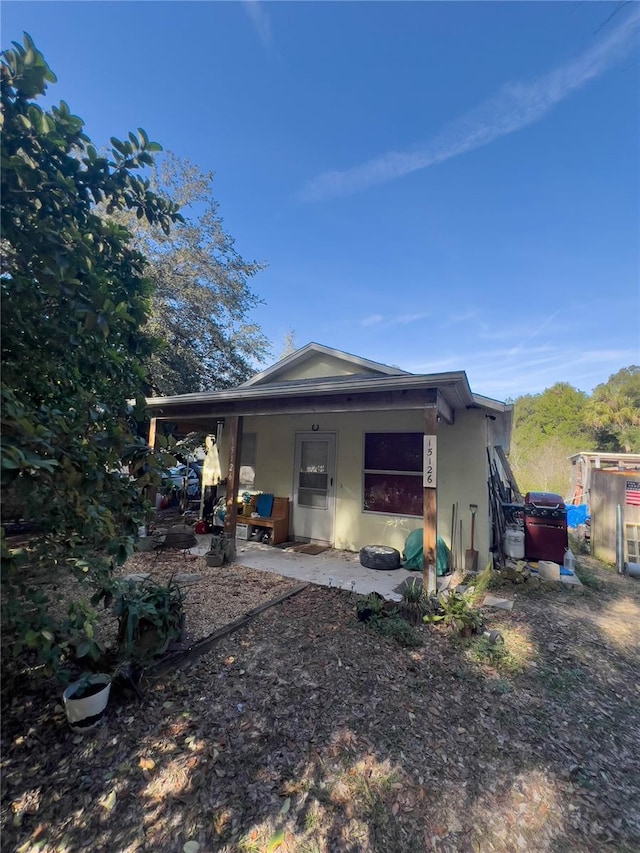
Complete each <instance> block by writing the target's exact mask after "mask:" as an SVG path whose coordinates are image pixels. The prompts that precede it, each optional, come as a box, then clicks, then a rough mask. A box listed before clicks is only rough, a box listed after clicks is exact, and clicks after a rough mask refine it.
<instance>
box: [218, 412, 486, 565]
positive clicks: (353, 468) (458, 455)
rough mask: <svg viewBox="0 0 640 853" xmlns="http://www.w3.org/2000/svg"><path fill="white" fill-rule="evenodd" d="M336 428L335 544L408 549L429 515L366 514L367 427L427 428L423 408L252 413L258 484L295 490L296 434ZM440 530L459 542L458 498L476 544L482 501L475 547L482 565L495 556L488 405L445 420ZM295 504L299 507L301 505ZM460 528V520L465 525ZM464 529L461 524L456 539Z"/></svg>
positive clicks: (280, 491)
mask: <svg viewBox="0 0 640 853" xmlns="http://www.w3.org/2000/svg"><path fill="white" fill-rule="evenodd" d="M314 424H317V425H318V427H319V432H333V433H335V434H336V439H337V441H336V478H337V480H336V482H337V488H336V502H335V521H334V546H335V547H336V548H344V549H346V550H353V551H357V550H358V549H359V548H361V547H362V546H363V545H372V544H379V545H390V546H392V547H394V548H398V549H399V550H400V551H402V549H403V547H404V542H405V539H406V537H407V535H408V534H409V533H410V532H411V531H412V530H414V529H416V528H418V527H422V519H421V518H415V517H407V516H391V515H386V514H377V513H365V512H363V511H362V502H363V470H362V469H363V452H364V451H363V447H364V434H365V432H380V431H390V432H391V431H399V432H405V431H406V432H422V431H424V416H423V414H422V412H420V411H407V412H379V413H377V412H354V413H348V414H321V415H320V414H319V415H274V416H268V417H247V418H245V419H244V427H243V429H244V431H245V432H254V433H256V437H257V438H256V440H257V446H256V483H255V488H256V490H258V491H265V492H272V493H274V494H276V495H280V496H283V497H289V498H290V499H292V496H293V474H294V472H293V465H294V458H293V457H294V448H295V434H296V433H297V432H310V431H311V428H312V426H313V425H314ZM437 435H438V535H439V536H442V538H443V539H444V540H445V542H446V543H447V544H448V545H450V543H451V532H452V531H451V510H452V504H453V503H454V502H455V501H457V502H458V510H459V518H461V519H462V522H463V531H464V533H463V541H464V547H465V548H468V547H469V545H470V533H471V515H470V511H469V504H476V505H477V507H478V512H477V516H476V538H475V547H476V549H477V550H478V551H479V554H480V566H481V567H482V566H484V565H486V563H487V560H488V557H489V553H488V552H489V517H488V513H489V507H488V496H487V461H486V460H487V455H486V450H485V448H486V440H487V420H486V418H485V413H484V411H482V410H477V409H472V410H468V411H460V412H456V415H455V423H454V424H452V425H448V424H446V423H444V422H441V423H439V424H438V433H437ZM220 456H221V459H220V461H221V464H222V470H223V471H225V470H226V464H227V459H228V449H227V436H226V435H225V434H223V441H222V444H221V448H220ZM293 511H295V508H294V509H293ZM458 527H459V525H458ZM458 536H459V529H458V531H457V532H456V538H457V537H458Z"/></svg>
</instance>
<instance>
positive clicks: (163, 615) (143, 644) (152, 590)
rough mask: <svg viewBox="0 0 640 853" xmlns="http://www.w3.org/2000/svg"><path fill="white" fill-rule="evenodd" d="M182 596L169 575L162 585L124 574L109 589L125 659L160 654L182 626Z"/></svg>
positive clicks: (176, 636)
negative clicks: (111, 593)
mask: <svg viewBox="0 0 640 853" xmlns="http://www.w3.org/2000/svg"><path fill="white" fill-rule="evenodd" d="M183 602H184V596H183V595H182V592H181V590H180V587H179V586H178V585H177V584H176V583H175V582H174V581H173V579H171V580H170V581H169V583H168V584H167V585H166V586H164V585H163V584H158V583H156V582H155V581H152V580H150V579H149V578H126V579H123V580H122V581H119V582H118V583H117V584H116V586H115V588H114V591H113V608H112V609H113V613H114V615H115V616H117V618H118V646H119V648H120V652H121V654H124V656H125V657H126V658H127V659H128V660H141V659H146V658H150V657H154V656H156V655H159V654H163V653H164V652H165V651H166V650H167V647H168V645H169V643H171V642H172V640H179V639H180V637H181V636H182V632H183V630H184V611H183Z"/></svg>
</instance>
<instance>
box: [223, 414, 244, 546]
mask: <svg viewBox="0 0 640 853" xmlns="http://www.w3.org/2000/svg"><path fill="white" fill-rule="evenodd" d="M242 420H243V419H242V418H241V417H239V416H238V415H234V416H233V417H231V418H228V419H227V423H228V424H229V467H228V469H227V500H226V511H225V514H224V535H225V539H226V540H227V543H226V547H225V554H227V556H228V559H229V560H231V559H233V557H235V541H236V521H237V514H238V513H237V510H236V507H237V502H238V485H239V482H240V442H241V441H242ZM227 549H229V550H227ZM232 554H233V557H232Z"/></svg>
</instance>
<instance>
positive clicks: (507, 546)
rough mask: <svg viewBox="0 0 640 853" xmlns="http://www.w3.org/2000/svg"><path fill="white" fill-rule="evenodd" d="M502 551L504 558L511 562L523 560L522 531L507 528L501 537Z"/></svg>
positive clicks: (515, 528)
mask: <svg viewBox="0 0 640 853" xmlns="http://www.w3.org/2000/svg"><path fill="white" fill-rule="evenodd" d="M502 550H503V551H504V553H505V556H506V557H511V558H512V559H513V560H524V530H518V528H517V527H507V529H506V530H505V532H504V536H503V537H502Z"/></svg>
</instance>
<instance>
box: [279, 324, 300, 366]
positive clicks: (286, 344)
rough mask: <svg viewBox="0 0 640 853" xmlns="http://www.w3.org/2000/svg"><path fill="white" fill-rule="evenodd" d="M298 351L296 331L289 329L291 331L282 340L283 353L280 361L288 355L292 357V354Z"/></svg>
mask: <svg viewBox="0 0 640 853" xmlns="http://www.w3.org/2000/svg"><path fill="white" fill-rule="evenodd" d="M297 349H298V345H297V344H296V330H295V329H289V331H288V332H287V333H286V334H285V336H284V337H283V339H282V352H281V353H280V355H279V356H278V359H281V358H286V357H287V356H288V355H291V353H292V352H295V351H296V350H297Z"/></svg>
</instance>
